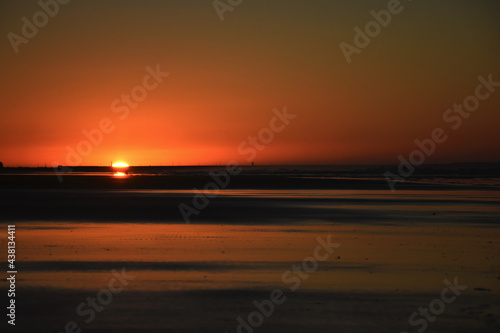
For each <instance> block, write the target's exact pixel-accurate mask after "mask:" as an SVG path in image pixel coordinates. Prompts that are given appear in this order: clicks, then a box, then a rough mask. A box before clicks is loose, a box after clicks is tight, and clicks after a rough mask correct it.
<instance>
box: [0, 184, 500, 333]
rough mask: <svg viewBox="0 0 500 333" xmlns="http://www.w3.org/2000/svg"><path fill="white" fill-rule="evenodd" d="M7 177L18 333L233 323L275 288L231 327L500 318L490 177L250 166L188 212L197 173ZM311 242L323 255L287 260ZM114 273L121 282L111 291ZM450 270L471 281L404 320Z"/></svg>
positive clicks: (190, 328) (435, 295) (430, 328)
mask: <svg viewBox="0 0 500 333" xmlns="http://www.w3.org/2000/svg"><path fill="white" fill-rule="evenodd" d="M2 177H4V178H3V179H8V181H6V182H3V183H1V184H0V199H1V201H0V208H1V211H2V214H1V216H0V222H1V223H0V228H1V229H2V230H6V226H7V224H16V230H17V233H16V242H17V253H16V255H17V257H16V259H17V265H18V267H17V269H18V271H19V273H18V275H17V292H16V294H17V295H16V302H17V305H18V306H17V317H16V321H17V325H16V330H18V331H20V332H35V331H36V332H40V331H41V332H63V331H64V330H65V325H67V323H68V322H74V325H76V326H75V327H72V328H73V329H74V330H76V331H78V329H81V330H82V332H238V327H239V325H241V324H240V322H239V321H238V317H241V318H245V319H244V320H245V321H246V322H248V321H249V320H251V319H249V317H248V316H249V315H250V316H252V313H254V317H253V318H254V319H255V318H257V319H258V317H255V311H257V310H256V309H257V308H256V305H255V304H254V301H257V302H258V303H259V304H264V303H262V302H265V301H266V300H269V299H271V293H272V292H273V290H277V289H279V290H281V291H282V292H283V295H282V298H285V297H286V301H284V302H283V303H281V304H274V303H273V304H274V306H273V311H272V312H273V313H272V314H271V315H269V317H267V316H262V323H261V324H259V325H257V326H258V327H255V328H252V327H251V326H248V327H247V328H240V329H239V332H251V331H253V332H311V331H314V332H315V331H326V330H328V331H338V332H364V331H370V332H391V331H394V332H402V331H408V332H417V329H419V328H423V325H424V322H425V325H427V327H426V332H497V331H498V328H499V325H500V303H499V301H498V300H499V296H500V262H499V261H498V258H499V254H500V237H499V236H500V229H499V228H498V222H499V221H500V205H499V203H500V192H499V191H498V190H497V189H496V188H495V187H494V186H493V187H491V186H484V185H481V186H480V185H464V184H462V185H459V186H457V185H450V184H428V183H425V184H424V183H415V184H413V185H411V184H408V185H407V186H409V187H407V188H406V189H402V190H399V191H396V192H391V191H389V190H387V189H386V188H384V189H377V187H376V186H375V188H374V189H369V188H370V187H371V186H372V185H373V184H374V183H373V180H362V179H357V180H356V181H355V182H352V181H351V180H338V179H333V180H330V181H326V182H321V184H322V185H321V186H322V187H319V188H314V187H315V186H316V185H315V184H316V182H319V181H320V180H319V179H313V180H312V181H311V179H310V178H303V179H302V178H300V179H299V180H296V183H295V184H296V186H292V187H289V188H283V187H284V186H282V185H281V182H282V181H283V180H282V179H281V178H282V176H278V177H277V178H276V177H275V176H272V177H271V178H269V176H262V175H260V176H259V175H258V178H259V179H260V181H259V182H261V184H259V182H257V183H252V181H251V179H246V180H244V179H243V180H242V182H243V183H245V182H246V183H248V184H253V185H252V186H248V188H245V186H242V188H239V186H237V184H243V183H238V182H234V183H232V184H233V186H232V187H230V188H228V189H225V190H223V191H220V192H219V193H218V194H217V196H214V197H212V198H211V199H210V204H209V205H208V206H207V208H206V209H204V210H202V211H201V213H200V214H199V215H197V216H195V218H193V221H192V223H191V224H186V223H183V220H182V216H181V214H180V213H179V210H178V205H179V204H180V203H188V204H189V203H190V202H192V200H193V196H194V193H193V192H192V191H191V189H192V188H190V186H191V185H192V181H194V183H196V184H197V186H198V187H199V186H203V185H204V184H203V182H201V183H200V181H201V179H204V178H203V177H204V176H201V177H202V178H200V179H198V178H196V177H198V176H193V175H189V176H188V178H186V179H189V181H184V182H180V183H178V184H177V185H175V186H173V187H174V188H170V187H169V186H164V184H166V183H168V181H167V180H168V179H173V178H169V177H166V178H162V177H161V176H146V178H144V177H141V176H136V177H138V178H134V177H129V178H126V179H113V178H111V177H109V176H108V177H106V176H82V175H81V176H73V177H74V179H73V183H71V180H70V179H69V178H68V179H65V181H66V180H68V182H67V183H64V182H63V183H62V184H65V185H54V184H55V183H53V179H51V180H49V178H47V177H48V176H47V175H38V176H29V175H18V176H12V175H10V176H7V175H3V176H2ZM5 177H6V178H5ZM18 177H20V178H18ZM31 177H34V178H31ZM148 177H151V178H148ZM155 177H156V178H158V179H161V181H159V182H153V181H152V180H151V179H153V178H155ZM193 177H194V178H193ZM0 178H1V177H0ZM186 179H184V180H186ZM130 180H132V181H131V182H130ZM177 181H179V180H177ZM376 182H381V180H376ZM174 183H175V182H174ZM292 183H293V182H292ZM30 184H31V185H30ZM106 184H107V185H106ZM110 184H111V185H110ZM162 184H163V185H162ZM179 184H180V185H179ZM262 184H265V186H264V185H262ZM297 184H301V185H300V186H298V185H297ZM339 184H340V185H339ZM360 184H361V185H360ZM106 186H110V188H107V187H106ZM259 186H260V188H259ZM412 186H413V187H412ZM211 194H214V193H211ZM0 236H1V237H0V241H1V243H2V244H4V243H5V242H6V240H7V239H6V233H4V232H2V233H1V234H0ZM328 237H330V240H331V242H334V243H338V244H340V245H339V247H336V248H335V249H334V250H333V248H331V250H332V251H334V252H332V253H329V252H328V250H327V249H326V248H325V247H323V248H320V250H319V252H318V251H317V250H316V249H317V247H318V246H319V245H318V244H320V243H321V242H319V241H318V238H320V239H322V240H323V242H327V240H328ZM318 253H319V254H320V255H321V256H322V258H323V259H321V260H319V259H318V260H316V264H317V267H315V268H314V269H311V271H309V272H306V271H304V270H303V269H302V270H301V269H299V271H296V270H295V271H294V269H295V268H294V266H295V267H297V265H299V266H298V267H300V265H311V264H312V263H313V262H312V261H311V260H309V259H307V260H306V258H319V257H316V256H317V255H319V254H318ZM0 259H1V260H2V261H4V262H6V253H5V251H3V252H2V253H1V254H0ZM304 260H306V264H303V262H304ZM302 267H309V268H310V267H311V266H302ZM113 272H114V273H113ZM120 272H121V273H123V274H125V276H128V277H130V280H126V279H125V280H124V281H126V283H125V284H123V285H122V287H123V289H122V290H121V291H120V292H117V293H114V292H111V291H110V290H111V289H110V288H111V287H110V286H113V288H115V289H113V290H115V291H116V290H117V289H116V287H118V286H119V284H118V282H117V281H120V280H119V279H118V280H117V275H116V274H121V273H120ZM124 272H125V273H124ZM287 272H288V273H287ZM284 274H285V275H284ZM131 277H133V278H131ZM455 278H456V279H457V283H458V285H465V286H467V288H466V289H465V290H460V295H456V297H455V298H454V299H453V301H451V302H449V303H446V305H445V308H444V309H442V313H440V314H439V315H436V316H434V317H433V321H430V320H427V321H422V316H419V317H418V318H419V319H420V321H419V322H418V324H415V321H413V325H411V324H410V322H409V317H410V316H411V315H412V314H413V313H414V312H417V311H419V309H420V308H421V307H423V308H425V307H429V306H430V303H431V302H433V301H434V300H435V299H441V297H442V296H441V293H442V290H443V288H445V287H446V285H445V283H444V282H443V281H444V280H445V279H446V280H448V281H450V283H454V279H455ZM113 279H114V280H113ZM122 279H123V278H122ZM110 281H113V282H110ZM110 283H111V284H110ZM4 287H7V282H6V280H3V281H2V288H4ZM295 287H296V290H294V289H295ZM107 294H109V295H111V297H112V298H111V299H110V301H109V303H107V304H101V303H99V304H101V306H102V308H100V306H99V305H96V306H97V307H98V308H99V311H97V310H95V311H93V312H94V315H95V317H93V318H92V320H90V321H89V322H86V320H89V319H90V316H91V315H90V313H91V312H89V311H90V310H89V309H91V308H90V306H89V305H88V303H87V302H88V299H89V298H91V299H92V298H96V299H99V297H101V298H100V299H101V300H102V301H103V302H104V300H106V295H107ZM453 295H454V294H451V291H448V294H447V296H448V297H450V296H453ZM103 297H104V298H103ZM82 304H83V305H82ZM266 304H267V303H266ZM435 304H436V303H435ZM443 304H444V303H443ZM79 306H83V307H81V308H80V311H78V308H79ZM82 311H83V313H82ZM418 318H417V319H418ZM71 325H73V324H71V323H70V326H71ZM70 331H71V330H70Z"/></svg>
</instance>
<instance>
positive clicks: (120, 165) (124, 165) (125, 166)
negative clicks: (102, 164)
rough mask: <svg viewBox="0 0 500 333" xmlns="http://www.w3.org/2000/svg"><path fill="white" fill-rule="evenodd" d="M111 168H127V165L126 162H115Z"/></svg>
mask: <svg viewBox="0 0 500 333" xmlns="http://www.w3.org/2000/svg"><path fill="white" fill-rule="evenodd" d="M112 166H113V168H128V167H129V165H128V164H127V163H124V162H117V163H114V164H113V165H112Z"/></svg>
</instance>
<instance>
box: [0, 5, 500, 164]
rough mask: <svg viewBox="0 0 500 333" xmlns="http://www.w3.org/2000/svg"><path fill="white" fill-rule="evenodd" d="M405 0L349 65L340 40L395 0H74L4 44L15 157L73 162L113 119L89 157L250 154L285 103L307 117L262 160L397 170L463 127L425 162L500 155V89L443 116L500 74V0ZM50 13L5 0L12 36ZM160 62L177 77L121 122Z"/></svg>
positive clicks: (4, 24)
mask: <svg viewBox="0 0 500 333" xmlns="http://www.w3.org/2000/svg"><path fill="white" fill-rule="evenodd" d="M401 3H402V5H403V7H404V10H403V11H402V12H401V13H400V14H398V15H394V16H393V17H392V21H391V23H390V24H389V25H388V26H387V27H384V28H382V30H381V33H380V34H379V35H378V36H376V37H373V39H372V40H371V42H370V45H368V46H367V47H366V48H364V49H362V50H361V52H360V53H359V54H354V55H353V56H352V62H351V63H350V64H348V63H347V62H346V59H345V58H344V55H343V54H342V51H341V49H340V48H339V44H340V43H341V42H347V43H350V44H353V38H354V30H353V28H354V27H355V26H360V27H364V25H365V24H366V23H367V22H368V21H370V20H372V19H373V18H372V16H371V15H370V11H371V10H376V11H379V10H382V9H385V8H387V1H365V2H363V3H362V2H356V5H354V4H347V3H346V2H345V1H320V0H317V1H298V0H287V1H285V0H282V1H272V2H270V1H264V0H255V1H244V2H243V3H242V4H240V5H238V6H236V7H235V8H234V10H233V11H232V12H229V11H228V12H226V13H224V21H222V22H221V21H220V19H219V17H218V15H217V12H216V10H215V9H214V7H213V5H212V1H201V0H200V1H197V0H192V1H180V0H179V1H174V0H172V1H162V2H160V1H141V2H140V4H139V2H136V1H105V2H103V1H96V0H93V1H71V2H69V3H68V4H65V5H59V6H60V8H59V12H58V13H57V14H56V15H54V17H51V18H50V19H49V22H48V24H47V25H45V26H43V27H41V28H40V29H39V31H38V33H37V34H36V36H34V37H33V38H31V39H29V42H28V43H26V44H20V45H19V47H18V48H19V52H18V53H15V51H14V48H13V46H12V45H11V42H10V41H9V39H8V38H7V37H4V38H3V42H2V43H0V57H1V59H0V60H1V62H0V68H1V73H2V83H1V84H2V87H1V88H2V89H1V90H0V100H1V101H2V107H1V109H0V142H1V145H0V161H2V162H3V163H4V165H6V166H16V165H26V166H36V165H43V164H44V163H47V165H51V164H52V163H58V164H73V163H67V161H70V160H71V159H69V160H68V154H67V147H68V146H69V147H71V149H75V150H76V149H77V147H78V145H81V142H82V140H87V138H86V137H85V135H84V134H83V133H82V131H83V130H88V131H90V130H93V129H96V128H99V124H100V122H101V121H102V120H103V119H109V120H110V121H111V122H112V125H111V126H114V129H113V130H112V131H109V133H104V134H103V137H102V142H99V143H98V144H91V146H90V152H89V153H88V154H86V155H85V156H83V155H81V154H80V155H81V156H80V157H81V164H82V165H107V164H109V163H110V161H118V160H123V161H126V162H128V163H129V164H131V165H138V164H142V165H150V164H151V165H156V164H163V165H171V164H176V165H177V164H198V163H200V164H215V163H226V162H228V161H229V160H233V159H235V160H237V161H239V162H240V163H249V162H250V160H249V159H248V155H245V154H241V153H240V152H239V151H238V147H239V146H240V145H241V144H242V142H244V141H246V140H248V137H249V136H256V135H257V134H258V133H259V132H260V131H262V129H263V128H266V127H269V122H270V120H271V119H272V118H273V117H274V116H275V115H274V113H273V111H272V110H273V109H274V108H276V109H278V110H282V109H283V107H285V106H286V108H287V110H288V112H289V113H290V114H294V115H297V117H296V118H294V119H291V120H290V122H289V124H288V125H286V127H285V128H284V129H283V130H282V131H280V132H279V133H274V138H273V140H272V141H271V142H269V143H267V144H265V145H264V147H265V148H264V149H263V150H262V151H256V155H255V158H254V159H253V161H255V163H258V164H330V163H348V164H354V163H388V164H395V163H398V160H397V157H398V156H399V155H403V156H408V154H410V152H411V151H412V150H413V149H415V144H414V142H413V141H414V140H415V139H425V138H428V137H429V136H430V133H431V131H432V130H433V129H434V128H437V127H440V128H443V129H444V130H445V131H446V133H447V134H448V135H449V137H448V140H447V141H446V142H445V143H443V144H440V145H438V146H437V148H436V151H435V152H434V153H433V154H432V155H431V156H429V157H428V158H427V160H426V162H428V163H446V162H465V161H468V162H473V161H499V160H500V157H499V155H498V152H499V151H500V144H499V140H498V132H499V123H500V113H499V107H500V88H498V91H496V92H493V93H491V95H490V96H489V98H487V99H486V100H484V101H481V103H480V106H479V108H478V109H477V110H476V111H475V112H474V113H472V114H471V116H470V117H469V118H467V119H465V120H464V121H463V123H462V125H461V127H460V128H459V129H457V130H452V129H451V127H450V124H447V123H445V122H444V121H443V113H444V112H445V111H446V109H448V108H449V107H451V106H453V104H454V103H462V102H463V100H464V98H466V97H467V96H468V95H472V94H474V92H475V89H476V86H477V85H478V83H479V81H478V79H477V77H478V76H479V75H482V76H484V77H487V76H488V75H489V74H490V73H491V74H492V76H493V79H494V80H495V81H500V68H499V67H500V65H499V62H498V59H499V56H500V47H499V46H500V45H499V40H498V36H497V32H498V31H500V22H499V21H498V19H497V13H498V9H499V6H498V5H492V4H491V2H489V1H474V2H465V1H463V2H462V1H460V2H458V1H451V0H449V1H440V2H439V3H438V4H437V3H435V2H430V1H413V2H411V3H409V2H408V1H402V2H401ZM39 10H40V7H39V6H38V4H37V2H36V1H3V2H2V3H1V4H0V17H1V20H0V21H1V23H0V28H1V32H2V35H3V36H7V35H8V34H9V33H10V32H14V33H16V34H21V28H22V25H23V22H22V21H21V18H22V17H23V16H26V17H28V18H29V19H30V20H32V17H33V14H35V13H36V12H37V11H39ZM158 64H159V68H160V69H161V71H162V72H168V73H169V76H168V77H164V78H162V80H163V81H162V82H161V83H159V84H158V85H157V86H156V87H155V88H154V89H151V90H150V91H148V92H147V96H146V98H145V99H144V100H143V101H141V102H139V103H138V105H137V106H136V107H135V108H129V113H128V115H127V116H126V117H124V118H123V119H120V115H122V113H121V112H113V108H112V107H111V104H112V103H113V101H115V100H116V99H117V98H118V99H119V98H121V96H122V94H130V93H131V91H132V89H134V88H135V87H136V86H138V85H139V86H141V85H143V79H144V77H145V76H146V75H147V74H148V71H147V70H146V67H148V66H149V67H151V68H153V69H154V68H155V67H156V66H157V65H158ZM147 82H148V84H149V85H153V83H154V79H151V80H149V81H147ZM136 89H139V88H136ZM136 91H139V90H136ZM118 105H119V106H123V105H125V104H123V103H120V104H118ZM247 147H248V146H247Z"/></svg>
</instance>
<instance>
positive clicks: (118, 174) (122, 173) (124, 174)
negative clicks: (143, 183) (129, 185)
mask: <svg viewBox="0 0 500 333" xmlns="http://www.w3.org/2000/svg"><path fill="white" fill-rule="evenodd" d="M126 175H127V174H126V173H125V172H117V173H115V174H114V175H113V176H115V177H125V176H126Z"/></svg>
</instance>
